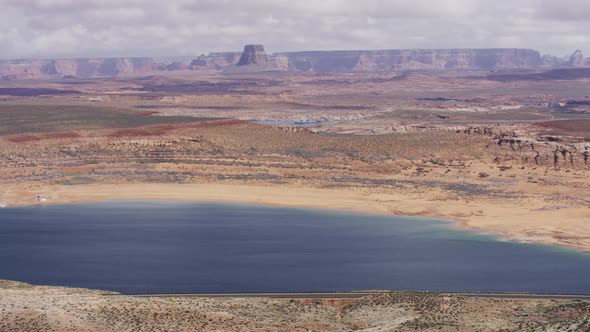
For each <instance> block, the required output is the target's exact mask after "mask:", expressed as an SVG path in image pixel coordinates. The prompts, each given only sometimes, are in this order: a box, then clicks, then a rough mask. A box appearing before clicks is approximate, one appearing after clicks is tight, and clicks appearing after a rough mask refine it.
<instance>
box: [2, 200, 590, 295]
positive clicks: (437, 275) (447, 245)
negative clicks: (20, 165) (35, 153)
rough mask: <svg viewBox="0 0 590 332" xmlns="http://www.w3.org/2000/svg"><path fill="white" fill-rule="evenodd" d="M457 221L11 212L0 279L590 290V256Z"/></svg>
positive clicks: (170, 285) (122, 287) (150, 287)
mask: <svg viewBox="0 0 590 332" xmlns="http://www.w3.org/2000/svg"><path fill="white" fill-rule="evenodd" d="M449 225H450V224H449V223H446V222H442V221H436V220H426V219H415V218H404V217H392V216H379V215H361V214H349V213H341V212H329V211H318V210H307V209H292V208H277V207H263V206H250V205H226V204H194V203H170V202H116V203H113V202H106V203H97V204H81V205H56V206H43V207H40V206H35V207H24V208H7V209H0V279H10V280H20V281H25V282H29V283H33V284H43V285H64V286H74V287H87V288H96V289H105V290H115V291H120V292H124V293H150V292H151V293H159V292H172V293H177V292H294V291H346V290H362V289H392V290H424V291H510V292H541V293H577V294H582V293H585V294H590V281H589V280H590V278H589V277H588V276H589V275H590V255H587V254H582V253H578V252H575V251H571V250H568V249H564V248H558V247H553V246H542V245H525V244H517V243H510V242H501V241H497V240H496V239H495V238H494V237H492V236H488V235H478V234H474V233H471V232H464V231H459V230H455V229H453V228H451V227H450V226H449Z"/></svg>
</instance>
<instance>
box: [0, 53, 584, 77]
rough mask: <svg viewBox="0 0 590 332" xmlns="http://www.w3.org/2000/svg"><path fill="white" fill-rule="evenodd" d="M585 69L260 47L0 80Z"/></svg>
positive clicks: (18, 65) (494, 57)
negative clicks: (178, 73)
mask: <svg viewBox="0 0 590 332" xmlns="http://www.w3.org/2000/svg"><path fill="white" fill-rule="evenodd" d="M572 67H574V68H579V67H590V59H589V58H584V55H583V54H582V52H581V51H576V52H574V53H573V54H572V55H571V56H570V57H569V58H558V57H554V56H551V55H544V56H541V54H540V53H539V52H538V51H535V50H531V49H430V50H377V51H306V52H285V53H276V54H273V55H267V54H266V52H265V50H264V47H263V46H262V45H247V46H246V47H245V48H244V52H219V53H210V54H209V55H201V56H199V57H197V58H196V59H194V60H192V62H191V61H190V60H189V61H186V62H182V61H180V62H178V61H176V62H174V61H173V62H165V61H160V60H158V61H156V60H154V59H152V58H106V59H60V60H5V61H0V79H55V78H67V77H78V78H95V77H114V76H133V75H151V74H154V73H157V72H161V71H188V70H194V71H203V72H210V73H215V72H226V73H243V72H263V71H287V72H310V73H330V72H332V73H347V72H385V71H400V70H486V71H487V70H509V69H543V68H545V69H554V68H572Z"/></svg>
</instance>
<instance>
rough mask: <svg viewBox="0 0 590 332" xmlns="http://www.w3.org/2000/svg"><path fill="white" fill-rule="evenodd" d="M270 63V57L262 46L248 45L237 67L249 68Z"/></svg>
mask: <svg viewBox="0 0 590 332" xmlns="http://www.w3.org/2000/svg"><path fill="white" fill-rule="evenodd" d="M267 61H268V56H267V55H266V51H265V50H264V46H262V45H246V46H245V47H244V53H242V56H241V57H240V61H238V63H237V66H247V65H256V64H264V63H266V62H267Z"/></svg>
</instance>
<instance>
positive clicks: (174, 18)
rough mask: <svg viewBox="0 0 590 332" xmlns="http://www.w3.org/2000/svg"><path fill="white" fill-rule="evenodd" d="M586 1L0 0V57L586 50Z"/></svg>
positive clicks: (589, 29)
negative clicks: (251, 48)
mask: <svg viewBox="0 0 590 332" xmlns="http://www.w3.org/2000/svg"><path fill="white" fill-rule="evenodd" d="M588 18H590V1H589V0H0V58H50V57H106V56H174V55H178V56H181V55H186V56H193V55H200V54H204V53H209V52H216V51H239V50H241V49H242V48H243V46H244V45H245V44H251V43H256V44H263V45H264V46H265V48H266V49H267V51H268V52H269V53H273V52H283V51H302V50H350V49H400V48H511V47H518V48H533V49H537V50H539V51H541V53H543V54H546V53H549V54H553V55H557V56H565V55H567V54H570V53H572V52H573V51H574V50H576V49H580V50H582V51H586V53H587V54H586V56H590V45H589V44H590V19H588Z"/></svg>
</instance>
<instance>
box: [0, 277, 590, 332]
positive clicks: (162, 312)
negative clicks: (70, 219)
mask: <svg viewBox="0 0 590 332" xmlns="http://www.w3.org/2000/svg"><path fill="white" fill-rule="evenodd" d="M589 317H590V303H589V302H588V301H578V300H554V299H519V298H484V297H465V296H461V295H457V294H433V293H398V292H391V293H390V292H384V293H382V294H376V295H372V296H367V297H363V298H359V299H342V298H334V299H330V298H322V299H314V298H309V299H282V298H195V297H179V296H170V297H135V296H124V295H118V294H116V293H109V292H101V291H94V290H85V289H73V288H62V287H45V286H31V285H28V284H24V283H18V282H9V281H0V330H2V331H30V332H35V331H161V330H166V331H361V330H362V331H523V330H526V331H585V330H587V329H589V328H590V325H589V322H588V318H589Z"/></svg>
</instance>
